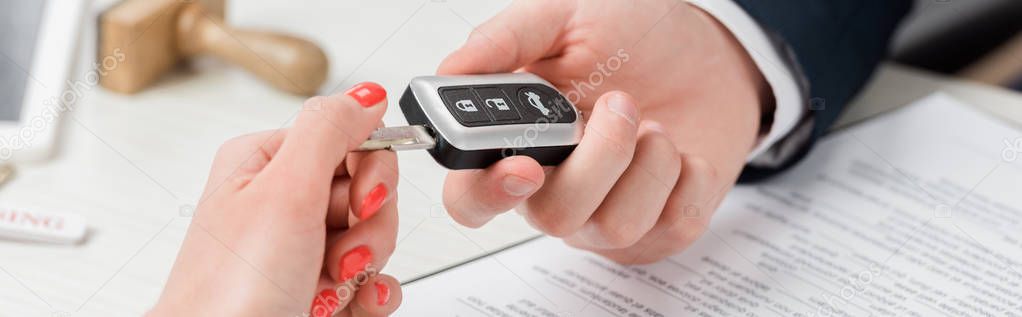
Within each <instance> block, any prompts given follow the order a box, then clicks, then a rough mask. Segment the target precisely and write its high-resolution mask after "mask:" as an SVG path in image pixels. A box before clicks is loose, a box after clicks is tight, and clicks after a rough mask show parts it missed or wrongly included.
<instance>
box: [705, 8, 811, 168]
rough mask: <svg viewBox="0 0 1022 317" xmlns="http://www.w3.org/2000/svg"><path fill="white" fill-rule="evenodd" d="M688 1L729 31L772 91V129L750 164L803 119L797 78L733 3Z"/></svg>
mask: <svg viewBox="0 0 1022 317" xmlns="http://www.w3.org/2000/svg"><path fill="white" fill-rule="evenodd" d="M687 1H688V2H689V3H691V4H693V5H695V6H697V7H699V8H701V9H703V11H706V12H707V13H709V14H710V15H712V16H713V17H714V18H716V19H717V21H719V22H720V23H721V24H723V25H724V27H726V28H727V29H728V30H729V31H731V34H732V35H734V37H735V38H736V39H738V42H739V43H741V45H742V47H744V48H745V50H746V51H747V52H748V54H749V56H750V57H751V58H752V61H753V62H754V63H756V67H758V68H759V71H760V73H762V74H763V77H764V78H766V81H767V84H769V85H770V88H771V89H772V90H773V93H774V98H775V105H776V108H775V109H774V120H773V125H772V126H770V132H768V133H767V134H766V135H765V136H763V137H761V138H760V140H759V143H758V144H757V145H756V147H755V149H753V151H752V152H751V153H750V154H749V158H748V160H749V161H752V160H753V159H755V158H756V157H758V156H760V155H761V154H763V153H764V152H766V151H767V150H769V149H770V148H771V147H772V146H774V144H776V143H777V142H779V141H781V140H782V139H784V138H785V137H786V136H788V134H790V133H791V132H792V130H794V129H795V126H796V125H798V123H799V121H801V120H802V117H803V116H805V115H806V112H807V110H806V108H805V107H804V104H805V100H802V95H801V91H800V90H799V86H798V82H796V79H795V78H796V77H795V75H793V74H792V71H791V69H789V68H788V67H786V66H785V65H787V64H786V63H785V62H784V60H782V59H781V55H780V53H778V52H777V50H776V49H775V48H774V45H773V44H772V43H771V41H770V39H769V37H768V36H767V34H766V33H765V32H764V31H763V29H761V28H760V26H759V24H757V23H756V21H755V20H754V19H753V18H752V17H751V16H749V15H748V14H747V13H746V12H745V10H743V9H742V8H741V7H739V6H738V5H737V4H735V3H734V2H733V1H731V0H687Z"/></svg>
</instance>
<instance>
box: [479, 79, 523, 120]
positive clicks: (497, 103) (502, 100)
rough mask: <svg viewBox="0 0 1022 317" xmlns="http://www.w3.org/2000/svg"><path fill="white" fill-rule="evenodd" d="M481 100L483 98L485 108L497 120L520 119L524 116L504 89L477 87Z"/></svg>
mask: <svg viewBox="0 0 1022 317" xmlns="http://www.w3.org/2000/svg"><path fill="white" fill-rule="evenodd" d="M474 90H475V92H476V94H478V95H479V100H482V105H483V108H485V109H486V111H488V112H489V113H490V114H491V115H493V118H494V119H496V120H497V121H518V120H521V119H522V116H521V115H519V114H518V109H517V108H516V107H515V106H514V103H512V102H511V98H508V97H507V95H505V94H504V92H503V91H501V90H500V89H497V88H493V87H486V88H475V89H474Z"/></svg>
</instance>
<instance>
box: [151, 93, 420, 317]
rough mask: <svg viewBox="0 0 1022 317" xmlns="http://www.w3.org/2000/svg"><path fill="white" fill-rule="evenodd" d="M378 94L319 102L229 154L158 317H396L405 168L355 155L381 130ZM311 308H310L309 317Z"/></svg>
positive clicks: (220, 160) (379, 157) (235, 144)
mask: <svg viewBox="0 0 1022 317" xmlns="http://www.w3.org/2000/svg"><path fill="white" fill-rule="evenodd" d="M386 109H387V105H386V92H385V91H384V90H383V88H382V87H380V86H379V85H376V84H373V83H364V84H360V85H357V86H355V87H354V88H352V89H351V90H349V91H348V92H347V93H345V94H339V95H335V96H329V97H315V98H312V99H309V100H308V101H307V102H306V103H305V105H304V108H303V110H302V111H301V113H300V114H299V115H298V118H297V120H296V123H295V125H294V127H293V128H290V129H284V130H279V131H267V132H263V133H256V134H252V135H247V136H242V137H239V138H236V139H234V140H231V141H228V142H227V143H226V144H224V145H223V147H221V149H220V151H219V153H217V157H216V159H215V161H214V163H213V167H212V171H211V172H210V177H209V182H208V183H207V184H206V190H205V192H204V194H203V198H202V200H201V202H200V204H199V206H198V208H197V211H196V215H195V218H194V219H193V220H192V224H191V226H190V227H189V229H188V233H187V236H186V237H185V241H184V244H183V245H182V247H181V252H180V254H179V255H178V258H177V262H176V263H175V264H174V268H173V271H172V272H171V275H170V279H169V280H168V282H167V286H166V289H165V290H164V292H163V295H162V297H161V298H160V301H159V303H158V304H157V305H156V306H155V307H154V308H153V310H152V312H151V313H150V315H153V316H274V317H289V316H303V315H304V314H306V313H309V315H311V316H317V317H320V316H323V317H325V316H332V315H333V313H334V312H335V311H336V312H338V313H339V315H340V316H385V315H389V314H390V313H392V312H394V310H395V309H396V308H397V306H398V304H400V302H401V291H400V289H399V284H398V282H397V281H396V280H395V279H394V278H392V277H390V276H385V275H377V274H376V273H377V272H379V270H380V269H381V268H382V267H383V265H384V263H386V262H387V259H388V258H389V257H390V255H391V253H392V252H393V251H394V241H395V238H396V235H397V221H398V214H397V195H396V194H395V193H394V189H395V188H397V180H398V175H397V158H396V157H395V155H394V153H391V152H388V151H376V152H371V153H358V154H349V153H348V152H349V151H350V150H352V149H354V148H356V147H358V146H359V145H360V144H361V143H362V142H363V141H365V140H366V138H368V136H369V134H370V132H371V131H372V130H374V129H375V128H377V127H378V126H380V125H381V121H380V118H382V117H383V113H384V112H385V111H386ZM310 303H311V307H310Z"/></svg>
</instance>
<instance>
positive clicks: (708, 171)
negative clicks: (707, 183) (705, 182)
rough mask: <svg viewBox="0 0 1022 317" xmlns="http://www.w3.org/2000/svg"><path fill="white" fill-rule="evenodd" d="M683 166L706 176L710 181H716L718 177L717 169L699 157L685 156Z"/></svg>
mask: <svg viewBox="0 0 1022 317" xmlns="http://www.w3.org/2000/svg"><path fill="white" fill-rule="evenodd" d="M685 165H686V166H685V167H687V168H689V169H690V170H693V171H696V172H697V173H700V174H703V175H706V176H708V177H709V178H710V179H716V178H717V176H718V171H717V168H716V167H715V166H713V164H710V162H709V161H707V160H705V159H703V158H701V157H697V156H692V155H687V156H685Z"/></svg>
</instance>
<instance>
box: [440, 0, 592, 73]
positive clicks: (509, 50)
mask: <svg viewBox="0 0 1022 317" xmlns="http://www.w3.org/2000/svg"><path fill="white" fill-rule="evenodd" d="M575 5H576V4H575V1H546V0H544V1H539V0H532V1H515V2H514V3H512V4H511V6H509V7H508V8H507V9H505V10H504V11H502V12H500V13H499V14H497V16H495V17H493V18H492V19H490V20H489V21H487V22H486V23H483V25H480V26H479V27H478V28H476V29H475V30H473V31H472V34H471V35H470V36H469V38H468V41H466V42H465V45H463V46H462V47H461V48H460V49H458V50H457V51H455V52H454V53H451V55H450V56H448V57H447V58H446V59H444V61H443V63H441V64H440V69H438V70H437V72H438V73H439V74H441V75H454V74H490V73H503V72H511V71H514V70H516V69H519V68H521V67H523V66H525V65H528V64H530V63H532V62H535V61H537V60H540V59H542V58H544V57H547V56H551V55H556V53H557V52H558V51H559V50H560V49H561V48H560V47H558V46H557V39H558V38H560V36H561V34H562V33H563V31H564V30H565V28H566V26H567V24H568V22H569V20H570V19H571V16H572V14H573V13H574V12H575Z"/></svg>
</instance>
